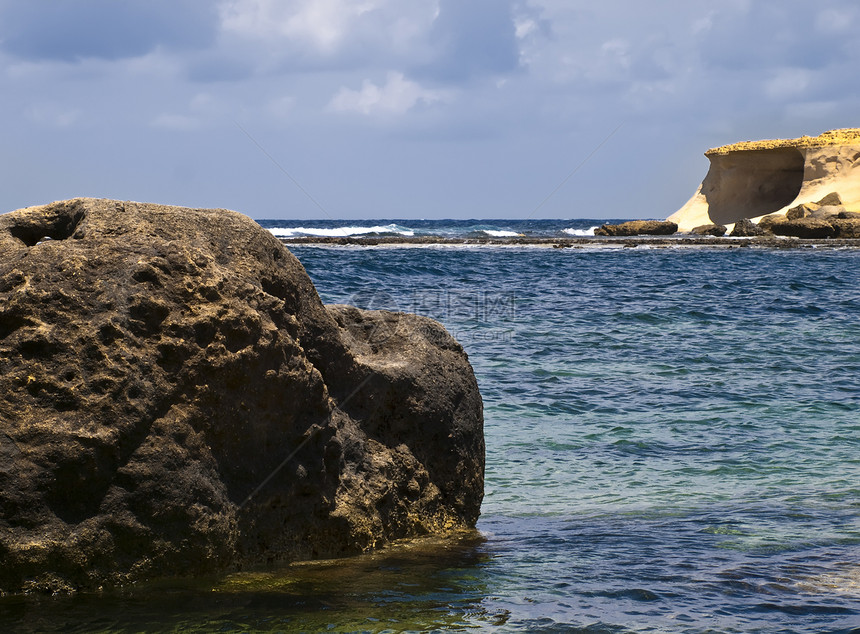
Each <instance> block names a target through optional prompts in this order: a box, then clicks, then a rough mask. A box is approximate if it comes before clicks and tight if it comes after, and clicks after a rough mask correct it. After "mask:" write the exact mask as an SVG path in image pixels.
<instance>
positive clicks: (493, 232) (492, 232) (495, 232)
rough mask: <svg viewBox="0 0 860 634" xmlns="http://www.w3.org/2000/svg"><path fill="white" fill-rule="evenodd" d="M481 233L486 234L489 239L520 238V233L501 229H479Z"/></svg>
mask: <svg viewBox="0 0 860 634" xmlns="http://www.w3.org/2000/svg"><path fill="white" fill-rule="evenodd" d="M480 231H481V233H486V234H487V235H488V236H490V237H491V238H516V237H517V236H521V235H522V234H521V233H517V232H516V231H506V230H503V229H481V230H480Z"/></svg>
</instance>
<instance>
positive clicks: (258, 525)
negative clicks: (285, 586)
mask: <svg viewBox="0 0 860 634" xmlns="http://www.w3.org/2000/svg"><path fill="white" fill-rule="evenodd" d="M0 250H2V255H0V366H2V372H0V457H2V459H0V562H2V565H0V591H2V592H18V591H22V590H43V589H47V590H73V589H78V588H95V587H99V586H102V585H105V584H123V583H128V582H133V581H136V580H139V579H145V578H151V577H158V576H165V575H196V574H204V573H211V572H218V571H223V570H231V569H237V568H247V567H253V566H259V565H266V564H271V563H279V562H287V561H293V560H299V559H309V558H318V557H333V556H340V555H347V554H352V553H359V552H362V551H364V550H367V549H370V548H373V547H376V546H380V545H383V544H385V543H387V542H389V541H391V540H393V539H397V538H402V537H410V536H414V535H421V534H427V533H444V532H446V531H450V530H455V529H458V528H463V527H471V526H474V524H475V521H476V520H477V517H478V514H479V512H480V504H481V498H482V495H483V468H484V441H483V432H482V405H481V398H480V395H479V393H478V388H477V384H476V382H475V378H474V375H473V373H472V370H471V367H470V365H469V363H468V359H467V357H466V354H465V352H464V351H463V349H462V348H461V347H460V345H459V344H458V343H457V342H456V341H455V340H454V339H453V338H451V336H450V335H448V334H447V333H446V332H445V330H444V329H443V328H442V326H440V325H439V324H438V323H436V322H433V321H431V320H429V319H426V318H422V317H417V316H410V315H404V314H400V313H391V312H385V311H361V310H358V309H355V308H351V307H344V306H329V307H326V306H324V305H323V304H322V303H321V302H320V299H319V297H318V295H317V293H316V291H315V289H314V287H313V284H312V283H311V281H310V279H309V278H308V276H307V274H306V273H305V271H304V269H303V268H302V266H301V264H299V262H298V260H296V258H295V257H293V256H292V254H290V253H289V251H287V250H286V249H285V248H284V247H283V246H282V245H281V244H280V243H279V242H278V240H277V239H275V238H274V237H273V236H271V235H270V234H269V233H268V232H267V231H265V230H263V229H261V228H260V227H259V226H258V225H256V223H254V222H253V221H251V220H250V219H248V218H246V217H244V216H242V215H240V214H237V213H235V212H230V211H225V210H199V209H181V208H175V207H165V206H159V205H150V204H138V203H128V202H125V203H123V202H117V201H110V200H93V199H76V200H71V201H65V202H59V203H54V204H51V205H47V206H44V207H33V208H28V209H24V210H19V211H16V212H12V213H9V214H6V215H3V216H0Z"/></svg>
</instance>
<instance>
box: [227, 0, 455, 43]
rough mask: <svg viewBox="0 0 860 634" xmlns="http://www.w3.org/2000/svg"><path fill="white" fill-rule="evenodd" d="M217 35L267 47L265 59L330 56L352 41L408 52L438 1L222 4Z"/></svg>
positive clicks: (231, 0) (254, 0)
mask: <svg viewBox="0 0 860 634" xmlns="http://www.w3.org/2000/svg"><path fill="white" fill-rule="evenodd" d="M219 9H220V11H219V12H220V16H221V28H222V31H223V32H225V33H228V34H231V35H235V36H238V37H240V38H242V39H245V40H248V41H251V42H257V43H261V42H263V43H266V45H267V46H268V47H269V52H270V54H272V53H278V52H283V50H294V51H295V50H297V51H300V52H301V53H302V54H303V55H305V56H307V54H308V53H309V52H311V53H315V54H318V55H322V56H331V55H335V54H337V53H339V52H341V51H343V50H344V49H345V48H347V47H348V45H349V44H350V42H351V41H352V40H358V41H360V42H362V44H363V45H364V48H365V49H367V48H373V49H380V50H388V51H392V50H399V51H400V52H404V51H407V50H408V49H409V48H410V47H415V46H416V45H417V44H418V43H419V42H420V41H421V39H422V37H424V36H426V33H427V32H428V31H429V29H430V27H431V26H432V24H433V21H434V19H435V17H436V15H437V14H438V11H439V7H438V0H420V1H412V2H408V3H406V2H402V1H399V0H292V1H289V2H287V1H284V0H222V2H221V4H220V5H219Z"/></svg>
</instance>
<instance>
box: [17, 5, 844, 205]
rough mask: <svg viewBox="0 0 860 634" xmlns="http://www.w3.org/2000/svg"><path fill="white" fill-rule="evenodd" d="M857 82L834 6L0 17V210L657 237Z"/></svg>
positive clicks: (263, 9) (835, 113)
mask: <svg viewBox="0 0 860 634" xmlns="http://www.w3.org/2000/svg"><path fill="white" fill-rule="evenodd" d="M858 76H860V3H857V2H856V0H819V1H818V2H809V1H808V0H721V1H720V2H714V1H713V0H707V1H705V0H683V1H681V0H651V1H649V2H633V1H622V0H603V1H602V2H593V1H589V2H584V1H583V2H580V1H578V0H220V1H217V0H123V1H120V0H0V117H2V118H0V203H2V204H0V211H2V212H5V211H11V210H13V209H17V208H20V207H24V206H29V205H36V204H43V203H47V202H50V201H53V200H61V199H66V198H73V197H77V196H94V197H107V198H117V199H121V200H137V201H147V202H158V203H164V204H176V205H184V206H191V207H220V208H228V209H235V210H237V211H241V212H243V213H245V214H247V215H249V216H251V217H253V218H257V219H263V218H295V219H314V218H322V219H342V218H344V219H352V218H390V219H397V218H404V219H408V218H665V217H667V216H668V215H670V214H671V213H673V212H674V211H675V210H676V209H677V208H679V207H680V206H681V205H682V204H683V203H684V202H685V201H686V200H687V199H688V198H689V197H690V196H691V195H692V194H693V193H694V191H695V190H696V188H697V187H698V185H699V183H700V182H701V180H702V179H703V178H704V176H705V174H706V172H707V169H708V161H707V159H706V158H705V157H704V155H703V153H704V152H705V151H706V150H707V149H708V148H711V147H716V146H719V145H723V144H726V143H732V142H735V141H743V140H751V139H762V138H785V137H797V136H801V135H804V134H809V135H816V134H819V133H821V132H823V131H826V130H829V129H834V128H845V127H857V126H860V81H858V80H857V77H858Z"/></svg>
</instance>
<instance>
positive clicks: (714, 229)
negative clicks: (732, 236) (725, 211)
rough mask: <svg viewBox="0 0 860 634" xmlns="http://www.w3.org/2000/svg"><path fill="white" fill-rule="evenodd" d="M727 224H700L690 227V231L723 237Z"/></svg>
mask: <svg viewBox="0 0 860 634" xmlns="http://www.w3.org/2000/svg"><path fill="white" fill-rule="evenodd" d="M726 231H727V229H726V227H725V225H715V224H713V223H711V224H707V225H699V226H698V227H693V228H692V229H690V233H692V234H693V235H696V236H716V237H721V236H724V235H726Z"/></svg>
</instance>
